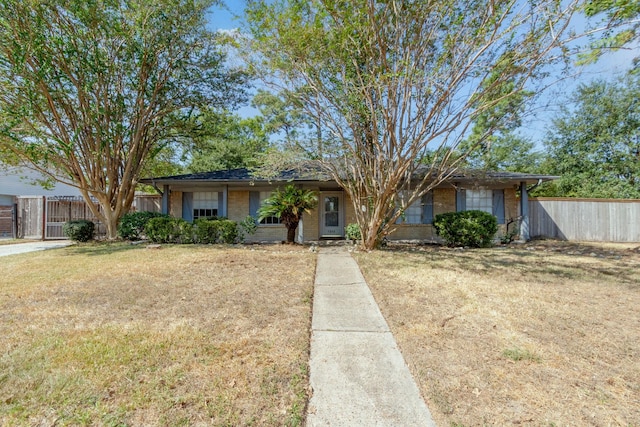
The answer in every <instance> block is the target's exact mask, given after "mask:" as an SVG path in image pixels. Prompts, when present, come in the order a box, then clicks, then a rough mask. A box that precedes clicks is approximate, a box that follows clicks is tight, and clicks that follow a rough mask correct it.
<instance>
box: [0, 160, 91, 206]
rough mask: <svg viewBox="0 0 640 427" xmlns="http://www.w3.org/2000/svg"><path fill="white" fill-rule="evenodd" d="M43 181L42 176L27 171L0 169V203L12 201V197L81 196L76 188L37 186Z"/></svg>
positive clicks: (58, 185)
mask: <svg viewBox="0 0 640 427" xmlns="http://www.w3.org/2000/svg"><path fill="white" fill-rule="evenodd" d="M44 179H45V177H44V176H43V175H42V174H40V173H38V172H35V171H32V170H29V169H19V168H0V201H3V200H9V199H11V200H13V197H14V196H47V197H50V196H80V195H81V194H80V191H78V189H77V188H75V187H71V186H70V185H64V184H60V183H55V185H54V186H53V188H50V189H45V188H43V187H42V186H40V185H38V184H37V182H38V181H43V180H44ZM34 183H36V184H34Z"/></svg>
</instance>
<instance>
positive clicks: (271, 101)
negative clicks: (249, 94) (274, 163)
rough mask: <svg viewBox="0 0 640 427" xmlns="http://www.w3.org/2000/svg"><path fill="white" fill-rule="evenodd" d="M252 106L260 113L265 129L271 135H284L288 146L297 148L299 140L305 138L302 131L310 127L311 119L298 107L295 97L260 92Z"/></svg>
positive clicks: (285, 94)
mask: <svg viewBox="0 0 640 427" xmlns="http://www.w3.org/2000/svg"><path fill="white" fill-rule="evenodd" d="M251 105H252V106H253V107H255V108H257V109H258V110H259V111H260V114H261V116H262V117H263V118H264V122H265V127H266V130H267V132H269V133H270V134H282V136H283V138H284V142H285V144H286V146H295V145H296V142H297V139H298V138H299V137H303V136H304V134H303V135H301V131H303V130H304V128H305V127H310V123H309V118H308V117H307V115H306V114H305V113H304V111H303V110H302V109H301V108H300V106H299V105H296V99H295V97H294V96H291V95H288V94H287V92H286V91H285V92H282V93H281V94H280V95H276V94H273V93H271V92H268V91H265V90H258V93H257V94H256V96H254V98H253V100H252V101H251Z"/></svg>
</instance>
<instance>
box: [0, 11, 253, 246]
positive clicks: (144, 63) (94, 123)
mask: <svg viewBox="0 0 640 427" xmlns="http://www.w3.org/2000/svg"><path fill="white" fill-rule="evenodd" d="M212 3H213V1H211V0H127V1H125V0H101V1H95V0H89V1H87V0H49V1H40V0H2V1H0V87H1V88H2V90H1V91H0V117H2V123H0V149H1V150H3V151H5V152H9V153H11V154H12V155H13V156H15V157H17V158H18V159H19V160H20V161H22V162H25V163H27V164H28V165H30V166H31V167H32V168H35V169H37V170H40V171H42V172H44V173H46V174H48V175H50V176H51V177H52V178H54V179H55V180H58V181H61V182H64V183H66V184H70V185H73V186H76V187H78V188H79V190H80V191H81V193H82V194H83V196H84V197H85V198H86V199H89V198H94V199H96V200H97V201H98V202H99V204H100V209H99V210H98V209H96V210H95V212H93V213H94V214H95V215H96V216H97V217H98V218H99V219H100V221H102V222H104V224H105V225H106V228H107V232H108V236H109V237H115V236H116V225H117V221H118V219H119V218H120V217H121V216H122V215H123V214H124V213H126V212H127V211H128V210H129V208H130V206H131V203H132V201H133V197H134V192H135V187H136V184H137V183H138V180H139V178H140V173H141V171H142V170H144V167H145V165H146V163H147V161H148V159H150V158H152V157H154V155H155V154H156V153H157V152H158V151H159V150H160V149H161V148H162V147H163V146H164V144H166V142H167V141H170V140H171V139H173V138H176V137H179V136H181V135H183V131H184V130H185V127H184V126H183V124H184V123H186V122H187V121H188V120H187V118H188V117H189V116H190V115H192V114H193V113H194V112H197V111H198V110H199V109H201V108H203V107H205V106H206V107H207V108H223V107H224V108H232V107H233V105H235V104H236V103H237V101H239V100H241V99H243V97H244V96H243V91H242V89H241V84H242V83H243V82H244V81H245V78H244V74H243V73H242V72H240V71H238V70H233V69H229V68H228V67H227V66H226V65H225V51H224V49H223V48H222V46H221V44H220V40H219V37H218V36H217V35H216V34H215V33H212V32H211V31H209V30H208V29H207V28H206V24H207V22H206V19H205V13H206V12H207V10H208V8H209V7H210V6H211V5H212ZM89 206H90V207H93V203H89Z"/></svg>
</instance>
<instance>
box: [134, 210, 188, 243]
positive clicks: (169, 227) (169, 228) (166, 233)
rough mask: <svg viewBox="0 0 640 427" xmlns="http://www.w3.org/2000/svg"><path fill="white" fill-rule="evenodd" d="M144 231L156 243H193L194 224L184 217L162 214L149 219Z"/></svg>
mask: <svg viewBox="0 0 640 427" xmlns="http://www.w3.org/2000/svg"><path fill="white" fill-rule="evenodd" d="M144 233H145V234H146V235H147V237H148V238H149V240H151V241H152V242H154V243H193V241H194V229H193V225H192V224H191V223H189V222H187V221H185V220H184V219H182V218H173V217H170V216H161V217H156V218H151V219H150V220H149V221H147V225H146V226H145V228H144Z"/></svg>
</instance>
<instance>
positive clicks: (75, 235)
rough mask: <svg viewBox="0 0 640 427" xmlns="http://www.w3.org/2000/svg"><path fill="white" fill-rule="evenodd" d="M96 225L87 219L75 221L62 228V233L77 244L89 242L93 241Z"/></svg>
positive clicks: (65, 224)
mask: <svg viewBox="0 0 640 427" xmlns="http://www.w3.org/2000/svg"><path fill="white" fill-rule="evenodd" d="M95 229H96V225H95V224H94V223H93V222H91V221H89V220H87V219H74V220H72V221H67V222H65V223H64V225H63V226H62V232H63V233H64V235H65V236H67V237H68V238H69V239H71V240H73V241H76V242H88V241H89V240H92V239H93V233H94V232H95Z"/></svg>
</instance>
